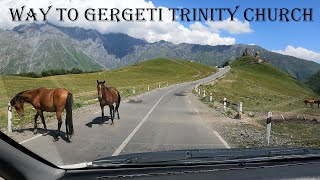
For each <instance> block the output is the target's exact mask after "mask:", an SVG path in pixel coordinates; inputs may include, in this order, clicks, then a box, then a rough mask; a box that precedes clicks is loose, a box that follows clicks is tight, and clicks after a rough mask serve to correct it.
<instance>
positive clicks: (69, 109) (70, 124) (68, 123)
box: [66, 92, 74, 136]
mask: <svg viewBox="0 0 320 180" xmlns="http://www.w3.org/2000/svg"><path fill="white" fill-rule="evenodd" d="M72 103H73V96H72V94H71V93H70V92H68V96H67V102H66V112H67V114H66V126H67V128H68V130H69V135H70V136H71V135H73V133H74V132H73V122H72Z"/></svg>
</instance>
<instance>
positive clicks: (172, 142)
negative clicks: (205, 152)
mask: <svg viewBox="0 0 320 180" xmlns="http://www.w3.org/2000/svg"><path fill="white" fill-rule="evenodd" d="M227 71H229V69H228V68H222V69H219V72H217V73H216V74H214V75H211V76H209V77H207V78H204V79H201V80H197V81H193V82H187V83H182V84H177V85H171V86H169V87H165V88H161V89H157V90H153V91H150V92H147V93H145V94H142V95H140V96H136V97H132V98H129V99H128V100H126V101H122V102H121V105H120V109H119V112H120V118H121V119H120V120H117V119H115V121H114V122H115V123H114V125H113V126H111V125H110V121H105V122H104V121H102V120H101V117H100V116H101V113H100V108H97V110H96V112H95V113H92V114H86V115H84V116H83V117H82V118H80V119H74V120H73V122H74V129H75V135H74V136H73V137H72V142H71V143H69V142H66V141H65V140H64V139H60V140H59V141H57V142H53V141H52V139H53V138H52V136H49V135H47V136H41V135H40V136H39V135H38V136H36V137H35V138H33V139H29V140H27V141H25V142H23V143H22V145H24V146H25V147H27V148H29V149H31V150H32V151H33V152H35V153H36V154H38V155H40V156H42V157H43V158H45V159H47V160H49V161H50V162H52V163H54V164H56V165H66V164H75V163H81V162H90V161H93V160H95V159H98V158H102V157H107V156H112V155H118V154H124V153H135V152H147V151H163V150H177V149H203V148H226V145H225V144H223V143H222V141H223V140H222V141H221V137H219V138H220V139H219V138H218V136H219V135H217V133H216V132H213V131H212V129H210V128H209V127H208V126H207V124H205V122H203V121H202V120H201V116H200V115H199V114H198V110H197V109H196V108H195V106H194V105H193V104H191V102H190V101H189V100H188V98H187V97H186V93H191V89H192V88H193V87H194V86H196V85H197V84H199V83H203V82H207V81H211V80H214V79H216V78H217V77H220V76H222V75H223V74H225V73H226V72H227ZM105 115H109V108H108V107H105ZM105 120H107V118H105ZM62 130H63V131H64V130H65V127H64V124H63V126H62Z"/></svg>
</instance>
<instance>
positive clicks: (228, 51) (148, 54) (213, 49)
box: [53, 25, 320, 80]
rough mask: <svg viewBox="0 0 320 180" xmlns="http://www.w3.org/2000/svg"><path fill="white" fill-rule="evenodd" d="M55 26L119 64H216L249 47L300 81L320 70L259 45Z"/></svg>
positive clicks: (306, 61) (232, 57)
mask: <svg viewBox="0 0 320 180" xmlns="http://www.w3.org/2000/svg"><path fill="white" fill-rule="evenodd" d="M53 26H54V25H53ZM55 27H57V28H58V29H60V30H61V31H62V32H64V33H66V34H68V35H69V36H70V37H72V38H75V39H77V40H85V39H99V40H100V41H101V42H102V43H103V46H104V48H105V49H106V50H107V51H108V53H110V54H113V55H115V57H116V58H119V59H121V60H120V61H121V63H120V64H121V65H120V66H124V65H129V64H133V63H136V62H139V61H143V60H146V59H154V58H159V57H163V58H176V59H185V60H193V61H197V62H199V63H202V64H206V65H212V66H217V65H222V64H223V63H224V62H226V61H233V60H235V59H236V58H237V57H240V56H241V55H242V53H243V52H244V50H245V49H246V48H248V49H249V52H250V53H252V54H254V53H255V52H256V51H259V54H260V57H261V58H262V59H266V60H270V61H271V63H272V65H274V66H275V67H277V68H278V69H280V70H282V71H284V72H286V73H289V74H291V75H292V76H293V77H295V78H296V79H298V80H302V79H305V78H307V77H310V76H311V75H312V74H314V73H315V72H317V71H319V70H320V64H317V63H315V62H313V61H308V60H304V59H300V58H296V57H292V56H287V55H282V54H278V53H275V52H271V51H268V50H266V49H264V48H262V47H259V46H256V45H244V44H236V45H218V46H209V45H198V44H186V43H181V44H173V43H171V42H167V41H159V42H155V43H147V42H146V41H144V40H141V39H137V38H133V37H130V36H128V35H126V34H121V33H110V34H101V33H99V32H98V31H96V30H91V29H89V30H86V29H84V28H79V27H59V26H55Z"/></svg>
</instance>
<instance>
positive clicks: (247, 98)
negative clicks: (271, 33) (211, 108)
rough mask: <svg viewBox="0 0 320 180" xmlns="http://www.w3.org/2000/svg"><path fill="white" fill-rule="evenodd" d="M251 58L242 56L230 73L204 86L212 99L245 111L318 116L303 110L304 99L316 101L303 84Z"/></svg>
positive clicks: (312, 109) (315, 110)
mask: <svg viewBox="0 0 320 180" xmlns="http://www.w3.org/2000/svg"><path fill="white" fill-rule="evenodd" d="M254 61H255V59H254V58H253V57H251V56H247V57H242V58H240V59H238V60H236V61H234V62H233V63H232V64H231V67H232V69H231V71H230V73H228V74H227V75H226V76H225V77H223V78H221V79H219V80H217V82H216V83H215V84H211V85H205V86H203V87H202V88H204V89H205V90H206V92H212V93H213V97H214V99H218V100H222V99H223V98H224V97H227V99H228V101H231V102H232V103H235V104H236V103H237V102H239V101H241V102H243V110H244V111H245V112H249V111H252V112H266V111H280V112H295V113H302V114H311V115H320V110H319V109H317V108H304V103H303V100H304V99H308V98H310V99H311V98H319V96H318V95H317V94H315V93H314V92H313V91H312V90H311V89H309V88H308V87H306V86H305V85H304V84H302V83H300V82H299V81H297V80H295V79H294V78H292V77H291V76H290V75H288V74H285V73H283V72H281V71H279V70H277V69H276V68H274V67H273V66H272V65H270V64H264V63H262V64H257V63H254Z"/></svg>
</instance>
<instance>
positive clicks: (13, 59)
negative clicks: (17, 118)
mask: <svg viewBox="0 0 320 180" xmlns="http://www.w3.org/2000/svg"><path fill="white" fill-rule="evenodd" d="M78 46H79V44H78V42H76V41H73V39H71V38H70V37H69V36H67V35H65V34H64V33H62V32H60V31H58V30H57V29H55V28H53V27H51V26H47V25H44V26H41V27H40V26H36V25H34V24H32V25H31V26H29V25H24V26H19V27H16V28H15V29H13V30H12V31H6V30H0V64H1V67H0V68H1V69H0V72H1V73H20V72H41V71H44V70H50V69H61V68H64V69H72V68H74V67H76V68H79V69H82V70H86V71H93V70H99V69H103V68H104V66H103V65H101V64H99V63H98V62H97V61H96V60H95V59H94V58H92V57H90V56H88V55H87V54H85V53H83V50H82V49H81V48H79V47H78ZM81 46H83V45H82V44H81Z"/></svg>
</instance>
